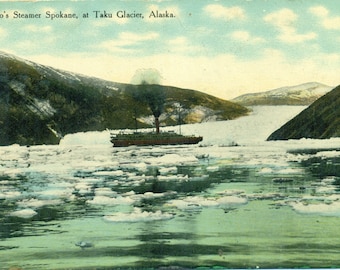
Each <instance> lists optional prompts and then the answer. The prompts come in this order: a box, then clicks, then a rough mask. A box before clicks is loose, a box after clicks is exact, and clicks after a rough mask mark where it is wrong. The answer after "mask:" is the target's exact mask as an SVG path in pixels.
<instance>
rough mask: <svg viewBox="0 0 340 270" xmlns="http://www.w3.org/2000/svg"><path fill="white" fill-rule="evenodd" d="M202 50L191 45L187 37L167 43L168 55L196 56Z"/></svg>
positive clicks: (197, 46) (180, 37)
mask: <svg viewBox="0 0 340 270" xmlns="http://www.w3.org/2000/svg"><path fill="white" fill-rule="evenodd" d="M203 49H204V48H203V47H202V46H199V45H195V44H192V43H191V42H190V41H189V40H188V38H187V37H183V36H179V37H176V38H174V39H171V40H169V42H168V52H169V53H180V54H181V53H184V54H193V53H194V54H197V53H198V52H200V51H202V50H203Z"/></svg>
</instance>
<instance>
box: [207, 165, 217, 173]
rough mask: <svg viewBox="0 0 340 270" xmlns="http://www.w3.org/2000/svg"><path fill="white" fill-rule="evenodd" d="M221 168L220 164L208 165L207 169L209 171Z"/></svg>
mask: <svg viewBox="0 0 340 270" xmlns="http://www.w3.org/2000/svg"><path fill="white" fill-rule="evenodd" d="M219 169H220V167H219V166H208V167H207V171H208V172H217V171H218V170H219Z"/></svg>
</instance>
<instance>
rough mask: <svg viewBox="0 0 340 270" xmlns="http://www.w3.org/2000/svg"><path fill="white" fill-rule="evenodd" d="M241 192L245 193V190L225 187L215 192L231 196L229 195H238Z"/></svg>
mask: <svg viewBox="0 0 340 270" xmlns="http://www.w3.org/2000/svg"><path fill="white" fill-rule="evenodd" d="M243 193H245V191H244V190H241V189H226V190H223V191H220V192H218V193H217V194H220V195H224V196H231V195H239V194H243Z"/></svg>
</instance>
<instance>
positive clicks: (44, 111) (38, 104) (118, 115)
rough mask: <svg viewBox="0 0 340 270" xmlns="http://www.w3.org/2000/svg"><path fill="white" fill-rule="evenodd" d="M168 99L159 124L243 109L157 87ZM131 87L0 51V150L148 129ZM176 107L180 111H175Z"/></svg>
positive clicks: (231, 113) (223, 115)
mask: <svg viewBox="0 0 340 270" xmlns="http://www.w3.org/2000/svg"><path fill="white" fill-rule="evenodd" d="M159 87H161V88H162V89H163V90H164V93H165V96H166V99H165V104H164V113H163V114H162V115H161V117H160V119H161V124H163V125H175V124H177V123H178V121H177V119H178V115H179V108H181V109H180V116H181V117H180V118H181V123H197V122H203V121H210V120H226V119H234V118H237V117H240V116H243V115H246V114H247V113H248V109H246V108H245V107H243V106H241V105H239V104H234V103H232V102H229V101H226V100H222V99H219V98H216V97H213V96H210V95H207V94H204V93H201V92H199V91H195V90H189V89H180V88H176V87H171V86H159ZM129 88H131V85H129V84H123V83H116V82H110V81H106V80H102V79H98V78H93V77H89V76H84V75H79V74H74V73H71V72H67V71H62V70H58V69H55V68H51V67H48V66H44V65H40V64H36V63H33V62H31V61H27V60H24V59H21V58H18V57H16V56H14V55H10V54H7V53H2V52H0V145H9V144H14V143H17V144H21V145H34V144H57V143H59V141H60V139H61V138H62V137H63V136H64V135H65V134H69V133H75V132H80V131H94V130H98V131H99V130H104V129H122V128H135V127H136V124H137V126H138V127H139V128H142V127H150V126H152V125H153V123H152V121H150V120H149V119H152V117H150V116H151V115H152V114H151V111H150V109H149V108H148V106H147V105H145V104H143V103H141V102H137V101H136V100H135V99H134V98H132V96H131V95H130V94H129V91H128V89H129ZM179 104H180V106H179Z"/></svg>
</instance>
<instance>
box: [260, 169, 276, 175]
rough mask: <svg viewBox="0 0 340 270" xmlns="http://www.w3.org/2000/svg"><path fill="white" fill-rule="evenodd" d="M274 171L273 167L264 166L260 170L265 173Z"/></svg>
mask: <svg viewBox="0 0 340 270" xmlns="http://www.w3.org/2000/svg"><path fill="white" fill-rule="evenodd" d="M272 172H273V169H271V168H262V169H261V170H259V173H263V174H266V173H272Z"/></svg>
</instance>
